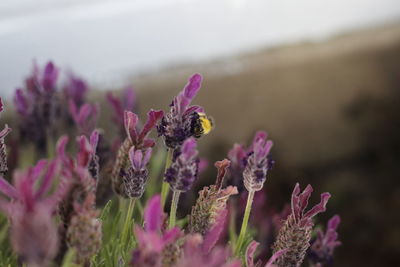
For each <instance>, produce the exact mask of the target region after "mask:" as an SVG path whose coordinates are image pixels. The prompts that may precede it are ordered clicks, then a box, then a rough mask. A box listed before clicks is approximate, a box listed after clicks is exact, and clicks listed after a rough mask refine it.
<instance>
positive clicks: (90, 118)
mask: <svg viewBox="0 0 400 267" xmlns="http://www.w3.org/2000/svg"><path fill="white" fill-rule="evenodd" d="M68 104H69V112H70V115H71V117H72V119H73V121H74V122H75V125H76V127H77V128H78V130H79V132H80V133H81V134H85V135H88V134H89V133H90V132H92V131H93V130H94V128H95V127H96V122H97V116H98V113H99V107H98V105H96V104H93V105H91V104H88V103H86V104H84V105H82V106H81V107H79V108H78V107H77V106H76V104H75V102H74V101H73V100H72V99H70V100H69V103H68Z"/></svg>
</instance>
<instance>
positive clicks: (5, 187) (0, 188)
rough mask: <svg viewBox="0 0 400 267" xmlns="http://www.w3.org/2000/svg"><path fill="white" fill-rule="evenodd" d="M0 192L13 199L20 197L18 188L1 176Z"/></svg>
mask: <svg viewBox="0 0 400 267" xmlns="http://www.w3.org/2000/svg"><path fill="white" fill-rule="evenodd" d="M0 192H1V193H3V194H4V195H6V196H7V197H9V198H12V199H17V198H18V192H17V190H16V189H15V188H14V187H13V186H12V185H11V184H10V183H9V182H7V181H6V179H4V178H3V177H1V176H0Z"/></svg>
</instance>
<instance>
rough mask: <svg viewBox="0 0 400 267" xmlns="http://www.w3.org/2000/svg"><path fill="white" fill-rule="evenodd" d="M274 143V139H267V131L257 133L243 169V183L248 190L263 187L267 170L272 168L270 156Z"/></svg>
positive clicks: (256, 189) (257, 189)
mask: <svg viewBox="0 0 400 267" xmlns="http://www.w3.org/2000/svg"><path fill="white" fill-rule="evenodd" d="M272 145H273V144H272V141H270V140H267V134H266V133H265V132H263V131H260V132H257V133H256V135H255V137H254V140H253V144H252V148H251V152H250V156H249V157H248V158H247V165H246V168H245V169H244V171H243V178H244V180H243V183H244V186H245V187H246V189H247V191H249V192H254V191H260V190H261V189H262V187H263V185H264V182H265V180H266V179H267V171H268V170H269V169H271V168H272V162H271V160H270V159H269V157H268V155H269V151H270V150H271V147H272Z"/></svg>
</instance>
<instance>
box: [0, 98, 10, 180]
mask: <svg viewBox="0 0 400 267" xmlns="http://www.w3.org/2000/svg"><path fill="white" fill-rule="evenodd" d="M2 111H3V102H2V101H1V97H0V112H2ZM10 132H11V128H9V127H8V125H7V124H6V126H5V128H4V129H3V130H2V131H0V175H4V174H5V173H6V172H7V171H8V166H7V149H6V144H5V143H4V138H5V137H6V135H8V134H9V133H10Z"/></svg>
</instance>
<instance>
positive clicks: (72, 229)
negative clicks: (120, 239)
mask: <svg viewBox="0 0 400 267" xmlns="http://www.w3.org/2000/svg"><path fill="white" fill-rule="evenodd" d="M94 202H95V195H94V194H93V193H92V194H89V195H88V196H87V198H86V200H85V201H84V202H83V204H79V203H77V202H76V203H74V210H75V213H74V215H73V216H72V218H71V222H70V224H69V227H68V232H67V244H68V246H69V247H72V248H75V251H76V256H75V262H76V263H77V264H85V265H88V263H89V260H90V258H91V257H92V256H93V255H95V254H96V253H97V252H98V251H99V250H100V247H101V238H102V231H101V221H100V220H98V219H97V216H98V215H99V212H98V211H97V210H96V209H95V208H94V207H95V203H94Z"/></svg>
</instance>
